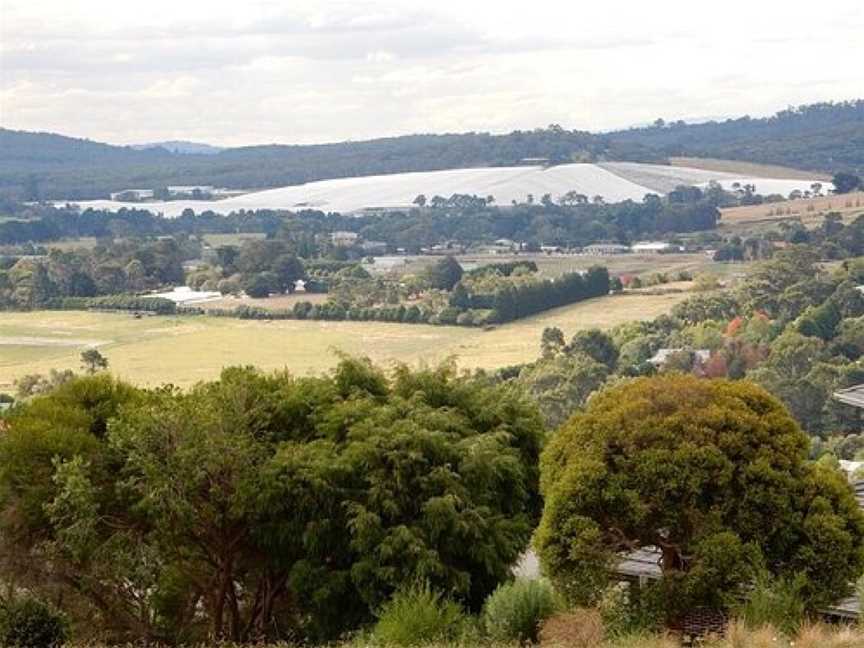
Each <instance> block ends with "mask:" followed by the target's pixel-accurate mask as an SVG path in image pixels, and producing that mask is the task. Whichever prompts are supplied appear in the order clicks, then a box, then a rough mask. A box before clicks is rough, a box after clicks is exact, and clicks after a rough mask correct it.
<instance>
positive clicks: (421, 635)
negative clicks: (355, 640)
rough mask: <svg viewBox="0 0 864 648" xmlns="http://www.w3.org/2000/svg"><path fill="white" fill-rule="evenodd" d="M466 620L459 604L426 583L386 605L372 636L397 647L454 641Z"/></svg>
mask: <svg viewBox="0 0 864 648" xmlns="http://www.w3.org/2000/svg"><path fill="white" fill-rule="evenodd" d="M466 621H467V618H466V616H465V614H464V612H463V611H462V608H461V607H460V606H459V605H458V604H457V603H455V602H454V601H451V600H449V599H447V598H445V597H443V596H442V595H441V594H440V593H438V592H435V591H433V590H432V588H431V587H429V584H428V583H425V584H423V585H415V586H414V587H411V588H409V589H406V590H402V591H400V592H397V593H396V594H395V595H394V596H393V598H392V599H391V600H390V601H389V602H387V603H385V604H384V607H383V608H382V609H381V611H380V612H379V614H378V623H376V624H375V628H374V630H373V632H372V635H373V637H374V638H375V640H376V641H379V642H380V643H383V644H388V645H394V646H417V645H422V644H425V643H429V642H434V641H452V640H454V639H456V638H457V637H458V636H459V635H460V634H461V632H462V630H463V629H464V628H465V625H466Z"/></svg>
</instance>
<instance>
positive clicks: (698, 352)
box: [648, 349, 711, 365]
mask: <svg viewBox="0 0 864 648" xmlns="http://www.w3.org/2000/svg"><path fill="white" fill-rule="evenodd" d="M683 351H687V349H658V350H657V353H655V354H654V355H653V356H651V358H649V359H648V362H650V363H651V364H655V365H662V364H665V363H666V361H667V360H669V356H671V355H672V354H675V353H681V352H683ZM693 354H694V355H695V356H696V358H697V359H698V360H699V362H707V361H708V359H709V358H710V357H711V351H710V350H709V349H693Z"/></svg>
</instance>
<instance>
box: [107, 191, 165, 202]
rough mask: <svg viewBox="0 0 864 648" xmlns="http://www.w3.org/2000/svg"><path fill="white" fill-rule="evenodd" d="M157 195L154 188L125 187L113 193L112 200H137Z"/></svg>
mask: <svg viewBox="0 0 864 648" xmlns="http://www.w3.org/2000/svg"><path fill="white" fill-rule="evenodd" d="M154 195H155V192H154V191H153V190H152V189H124V190H123V191H115V192H114V193H112V194H111V200H114V201H117V202H136V201H139V200H150V199H151V198H153V196H154Z"/></svg>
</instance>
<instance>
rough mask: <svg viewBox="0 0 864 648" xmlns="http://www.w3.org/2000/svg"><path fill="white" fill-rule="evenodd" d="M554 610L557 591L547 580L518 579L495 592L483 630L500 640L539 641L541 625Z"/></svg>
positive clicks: (485, 608) (484, 618)
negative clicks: (538, 635)
mask: <svg viewBox="0 0 864 648" xmlns="http://www.w3.org/2000/svg"><path fill="white" fill-rule="evenodd" d="M555 609H556V603H555V592H554V591H553V590H552V586H551V585H550V584H549V582H548V581H545V580H539V579H519V580H516V581H513V582H512V583H505V584H503V585H500V586H499V587H498V589H496V590H495V591H494V592H492V594H491V595H490V596H489V598H488V599H487V601H486V605H485V606H484V607H483V627H484V628H485V629H486V633H487V634H488V635H489V637H491V638H492V639H496V640H498V641H517V640H518V641H520V642H524V641H537V633H538V632H539V630H540V624H541V623H542V622H543V621H544V620H545V619H547V618H548V617H550V616H552V614H554V612H555Z"/></svg>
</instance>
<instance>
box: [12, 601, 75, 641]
mask: <svg viewBox="0 0 864 648" xmlns="http://www.w3.org/2000/svg"><path fill="white" fill-rule="evenodd" d="M64 641H66V620H65V619H64V617H63V616H62V615H61V614H60V613H59V612H56V611H55V610H54V609H53V608H51V607H49V606H48V605H46V604H45V603H43V602H41V601H39V600H36V599H34V598H21V599H16V600H12V601H11V602H9V603H7V604H5V605H3V606H2V607H0V646H4V648H54V647H55V646H60V645H61V644H63V642H64Z"/></svg>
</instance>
